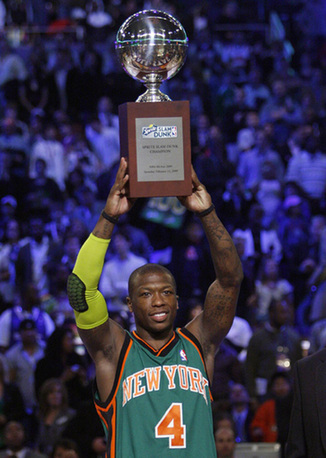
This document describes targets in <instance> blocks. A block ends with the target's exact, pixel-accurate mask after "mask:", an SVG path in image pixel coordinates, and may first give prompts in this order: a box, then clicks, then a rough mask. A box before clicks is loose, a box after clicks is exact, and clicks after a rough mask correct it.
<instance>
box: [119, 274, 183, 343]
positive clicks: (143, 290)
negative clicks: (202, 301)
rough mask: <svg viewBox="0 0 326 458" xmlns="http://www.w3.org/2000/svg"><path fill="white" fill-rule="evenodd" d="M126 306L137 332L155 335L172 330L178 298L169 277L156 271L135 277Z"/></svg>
mask: <svg viewBox="0 0 326 458" xmlns="http://www.w3.org/2000/svg"><path fill="white" fill-rule="evenodd" d="M127 304H128V307H129V310H130V311H131V312H133V313H134V315H135V322H136V326H137V330H145V331H146V332H148V333H149V334H153V333H154V334H157V333H162V332H166V331H168V330H170V329H172V328H173V322H174V319H175V315H176V312H177V308H178V296H177V295H176V290H175V286H174V282H173V279H172V277H171V275H169V274H168V273H166V272H158V271H156V272H150V273H145V274H139V275H137V277H136V278H135V281H134V282H133V287H132V291H131V292H130V297H127Z"/></svg>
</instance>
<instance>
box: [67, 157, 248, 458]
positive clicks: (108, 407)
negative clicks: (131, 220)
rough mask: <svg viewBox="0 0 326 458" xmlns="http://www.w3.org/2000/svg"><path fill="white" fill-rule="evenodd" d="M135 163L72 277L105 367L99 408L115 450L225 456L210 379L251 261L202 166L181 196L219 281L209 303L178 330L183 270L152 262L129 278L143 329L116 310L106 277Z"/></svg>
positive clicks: (76, 303) (85, 330) (77, 304)
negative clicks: (204, 180)
mask: <svg viewBox="0 0 326 458" xmlns="http://www.w3.org/2000/svg"><path fill="white" fill-rule="evenodd" d="M128 178H129V177H128V174H127V162H126V160H125V159H124V158H122V159H121V161H120V166H119V169H118V172H117V176H116V180H115V183H114V185H113V186H112V188H111V190H110V193H109V196H108V198H107V201H106V204H105V208H104V210H103V212H102V214H101V216H100V217H99V220H98V222H97V224H96V226H95V228H94V230H93V232H92V233H91V234H90V236H89V238H88V239H87V241H86V242H85V243H84V245H83V246H82V248H81V249H80V252H79V255H78V258H77V261H76V264H75V267H74V269H73V273H72V274H71V275H70V278H69V281H68V294H69V299H70V303H71V306H72V307H73V308H74V310H75V316H76V322H77V326H78V330H79V333H80V336H81V338H82V340H83V342H84V344H85V346H86V348H87V350H88V352H89V354H90V355H91V357H92V358H93V360H94V363H95V367H96V389H95V392H94V399H95V405H96V408H97V412H98V414H99V417H100V418H101V420H102V423H103V425H104V428H105V430H106V435H107V456H108V457H123V458H125V457H128V458H131V457H137V458H138V457H139V458H140V457H146V458H150V457H155V458H156V457H158V456H162V457H164V458H167V457H178V458H180V457H187V458H191V457H198V456H205V457H206V458H210V457H215V456H216V449H215V442H214V434H213V424H212V412H211V407H210V392H209V383H210V382H211V378H212V374H213V363H214V355H215V353H216V350H217V347H218V345H219V344H220V342H221V341H222V339H223V338H224V336H225V335H226V334H227V332H228V330H229V328H230V327H231V324H232V321H233V317H234V315H235V309H236V303H237V297H238V293H239V288H240V284H241V280H242V268H241V263H240V260H239V258H238V256H237V252H236V249H235V247H234V245H233V242H232V240H231V237H230V236H229V234H228V233H227V231H226V229H225V228H224V226H223V225H222V223H221V221H220V220H219V219H218V217H217V215H216V212H215V209H214V205H212V201H211V197H210V195H209V194H208V192H207V191H206V188H205V187H204V186H203V185H202V184H201V183H200V181H199V180H198V177H197V175H196V173H195V172H194V170H193V169H192V183H193V190H192V194H191V195H189V196H186V197H180V198H179V200H180V202H181V203H182V204H183V205H184V206H185V207H186V208H187V209H188V210H189V211H192V212H194V213H196V214H197V216H198V217H199V218H200V220H201V222H202V225H203V228H204V230H205V234H206V236H207V239H208V241H209V245H210V250H211V256H212V259H213V264H214V269H215V274H216V279H215V280H214V282H213V283H212V284H211V286H210V287H209V289H208V292H207V295H206V299H205V304H204V310H203V312H202V313H200V314H199V315H198V316H196V318H194V319H193V320H192V321H191V322H190V323H189V324H187V326H185V327H184V328H183V329H178V330H176V331H174V329H173V322H174V318H175V316H176V311H177V308H178V296H177V291H176V284H175V280H174V277H173V276H172V274H171V273H170V271H169V270H167V269H166V268H164V267H163V266H161V265H157V264H146V265H145V266H142V267H140V268H138V269H136V270H135V271H134V272H133V273H132V274H131V276H130V279H129V293H128V294H129V296H128V297H127V299H126V300H127V304H128V307H129V310H130V312H132V313H133V314H134V319H135V325H136V331H134V332H132V333H129V332H128V331H126V330H124V329H122V328H121V327H120V326H119V325H118V324H117V323H116V322H114V321H113V320H111V319H110V318H109V317H108V311H107V306H106V303H105V300H104V298H103V296H102V295H101V293H100V292H99V291H98V282H99V278H100V275H101V271H102V268H103V264H104V258H105V254H106V250H107V247H108V245H109V241H110V238H111V235H112V232H113V229H114V225H115V224H116V223H117V221H118V217H119V216H120V215H122V214H124V213H126V212H127V211H128V210H129V209H130V208H131V206H132V204H133V201H132V200H130V199H129V198H127V197H126V185H127V182H128Z"/></svg>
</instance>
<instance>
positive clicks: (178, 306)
mask: <svg viewBox="0 0 326 458" xmlns="http://www.w3.org/2000/svg"><path fill="white" fill-rule="evenodd" d="M175 297H176V298H177V310H178V308H179V296H175Z"/></svg>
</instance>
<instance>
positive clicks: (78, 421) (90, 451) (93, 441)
mask: <svg viewBox="0 0 326 458" xmlns="http://www.w3.org/2000/svg"><path fill="white" fill-rule="evenodd" d="M62 436H63V437H64V438H69V439H72V440H74V441H75V442H76V443H77V445H78V448H79V449H80V458H98V456H99V455H100V454H103V453H104V452H105V450H106V439H105V435H104V429H103V426H102V423H101V421H100V419H99V417H98V415H97V412H96V409H95V406H94V403H93V401H92V400H91V399H88V400H86V401H83V402H81V403H80V404H79V406H78V409H77V411H76V415H74V416H73V417H72V418H71V419H70V420H69V422H68V423H67V425H66V427H65V429H64V431H63V432H62Z"/></svg>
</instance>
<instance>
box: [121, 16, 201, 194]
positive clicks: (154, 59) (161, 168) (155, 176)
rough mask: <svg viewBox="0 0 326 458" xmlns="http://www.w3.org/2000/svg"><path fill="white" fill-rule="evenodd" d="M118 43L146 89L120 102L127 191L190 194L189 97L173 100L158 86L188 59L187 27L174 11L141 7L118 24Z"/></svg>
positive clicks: (123, 59) (126, 63)
mask: <svg viewBox="0 0 326 458" xmlns="http://www.w3.org/2000/svg"><path fill="white" fill-rule="evenodd" d="M115 48H116V52H117V55H118V58H119V61H120V63H121V65H122V67H123V68H124V70H125V71H126V73H127V74H128V75H129V76H131V77H132V78H133V79H135V80H138V81H140V82H142V83H144V85H145V86H146V88H147V90H146V92H145V93H144V94H142V95H140V96H139V97H138V99H137V100H136V102H127V103H124V104H122V105H120V106H119V123H120V149H121V155H123V156H127V158H128V165H129V170H128V173H129V196H130V197H165V196H183V195H189V194H191V190H192V182H191V147H190V114H189V102H188V101H171V99H170V98H169V97H168V96H167V95H166V94H163V93H162V92H161V91H160V86H161V83H162V82H163V81H165V80H168V79H170V78H172V77H173V76H174V75H175V74H176V73H177V72H178V71H179V70H180V69H181V67H182V66H183V64H184V61H185V59H186V54H187V48H188V38H187V35H186V32H185V30H184V28H183V27H182V25H181V24H180V22H179V21H177V20H176V19H175V18H174V17H173V16H171V15H170V14H167V13H165V12H163V11H157V10H143V11H140V12H138V13H136V14H134V15H132V16H130V17H129V18H128V19H127V20H126V21H125V22H124V23H123V24H122V26H121V27H120V28H119V30H118V32H117V36H116V42H115Z"/></svg>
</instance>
